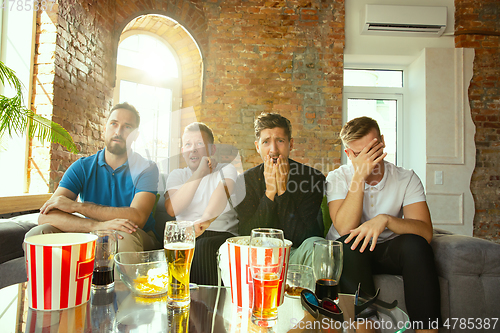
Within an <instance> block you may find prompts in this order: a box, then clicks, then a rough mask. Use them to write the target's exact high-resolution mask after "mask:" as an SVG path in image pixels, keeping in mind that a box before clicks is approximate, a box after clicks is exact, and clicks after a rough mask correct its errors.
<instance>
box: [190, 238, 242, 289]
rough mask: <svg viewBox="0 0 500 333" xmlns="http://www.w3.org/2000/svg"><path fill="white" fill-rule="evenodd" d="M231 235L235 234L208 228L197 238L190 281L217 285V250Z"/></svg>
mask: <svg viewBox="0 0 500 333" xmlns="http://www.w3.org/2000/svg"><path fill="white" fill-rule="evenodd" d="M229 237H234V235H233V234H231V233H229V232H218V231H211V230H206V231H205V232H204V233H203V234H201V236H199V237H198V238H196V245H195V248H194V257H193V263H192V265H191V275H190V282H193V283H196V284H200V285H211V286H216V285H217V283H218V281H217V270H218V264H217V251H218V250H219V248H220V246H221V245H222V244H224V242H225V241H226V239H228V238H229ZM221 283H222V282H221Z"/></svg>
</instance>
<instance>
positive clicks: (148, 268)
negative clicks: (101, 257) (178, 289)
mask: <svg viewBox="0 0 500 333" xmlns="http://www.w3.org/2000/svg"><path fill="white" fill-rule="evenodd" d="M115 263H116V268H117V270H118V272H119V273H120V276H121V280H122V281H123V282H124V283H125V285H126V286H127V287H128V288H129V289H130V290H131V291H132V292H134V293H135V294H137V295H141V296H157V295H162V294H165V293H166V292H167V285H168V266H167V261H166V259H165V252H164V251H163V250H156V251H146V252H120V253H118V254H116V255H115Z"/></svg>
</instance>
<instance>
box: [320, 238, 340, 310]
mask: <svg viewBox="0 0 500 333" xmlns="http://www.w3.org/2000/svg"><path fill="white" fill-rule="evenodd" d="M343 253H344V252H343V248H342V243H341V242H337V241H332V240H320V241H316V242H314V250H313V273H314V278H315V279H316V291H315V293H316V296H317V297H318V299H320V300H323V299H324V298H327V297H328V298H330V299H331V300H333V301H335V302H337V303H338V299H339V294H338V293H339V291H338V284H339V279H340V275H341V274H342V264H343Z"/></svg>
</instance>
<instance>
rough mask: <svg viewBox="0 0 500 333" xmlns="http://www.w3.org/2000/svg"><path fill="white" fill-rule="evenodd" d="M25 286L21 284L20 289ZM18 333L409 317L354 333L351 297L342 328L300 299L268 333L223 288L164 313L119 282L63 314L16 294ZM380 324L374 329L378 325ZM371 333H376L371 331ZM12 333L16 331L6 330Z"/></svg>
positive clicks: (315, 325) (302, 324) (289, 301)
mask: <svg viewBox="0 0 500 333" xmlns="http://www.w3.org/2000/svg"><path fill="white" fill-rule="evenodd" d="M24 285H25V284H21V287H23V286H24ZM19 290H20V292H19V297H20V299H19V302H18V304H19V308H18V320H17V321H18V323H17V325H16V326H17V331H22V332H214V333H226V332H227V333H233V332H235V333H236V332H243V333H244V332H383V333H394V332H403V331H404V330H405V327H406V326H407V325H408V324H409V319H408V316H407V315H406V314H405V313H404V312H403V311H402V310H400V309H399V308H394V309H392V310H385V309H380V311H379V319H378V320H377V321H375V322H372V324H368V322H366V323H365V325H361V326H360V327H359V328H358V329H355V328H354V323H355V322H353V321H352V320H350V318H353V317H354V296H352V295H342V294H341V295H340V297H339V298H340V304H339V305H340V307H341V308H342V310H343V312H344V320H345V321H344V323H343V324H342V323H340V322H335V321H333V320H330V319H328V318H325V317H321V316H320V317H319V318H318V319H317V320H315V319H314V318H313V317H312V316H311V315H310V314H309V313H308V312H307V311H306V310H305V309H304V308H303V307H302V305H301V303H300V299H299V298H289V297H285V301H284V303H283V304H282V305H281V306H280V307H279V310H278V323H277V325H276V326H275V327H273V328H271V329H267V328H263V327H259V326H256V325H254V324H253V323H252V322H251V320H250V319H251V318H250V317H251V310H248V309H246V310H243V309H241V308H238V307H237V306H235V305H233V304H232V303H231V290H230V288H227V287H220V288H219V287H213V286H198V287H197V288H194V289H191V305H190V307H189V309H188V310H184V311H179V310H176V311H174V310H171V309H168V308H167V303H166V297H151V298H144V297H138V296H135V295H134V294H133V293H131V292H130V290H129V289H128V288H127V287H126V286H125V285H124V284H123V283H122V282H121V281H116V282H115V286H114V288H110V289H108V290H92V296H91V299H90V301H89V302H87V303H86V304H83V305H81V306H79V307H76V308H71V309H67V310H62V311H35V310H33V309H30V308H29V307H28V306H27V304H28V302H27V301H26V295H25V293H23V292H22V290H23V288H19ZM377 322H378V324H377ZM370 328H374V329H372V330H370ZM9 329H11V330H12V331H13V330H14V329H16V328H14V327H12V328H9Z"/></svg>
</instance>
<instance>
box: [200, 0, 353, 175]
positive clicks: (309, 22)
mask: <svg viewBox="0 0 500 333" xmlns="http://www.w3.org/2000/svg"><path fill="white" fill-rule="evenodd" d="M204 8H205V12H206V13H207V20H208V26H209V30H210V34H209V36H210V44H209V45H210V57H209V58H207V61H206V66H207V71H206V78H205V89H206V91H205V93H204V97H205V103H204V105H203V107H204V114H203V115H204V119H205V121H206V122H207V123H210V124H212V125H213V128H214V131H215V133H216V135H217V136H218V137H219V138H220V141H222V142H223V143H228V144H233V145H235V146H237V147H238V148H239V149H240V153H241V155H242V158H243V161H244V162H243V164H244V168H245V169H247V168H249V167H252V166H254V165H256V164H258V163H260V162H261V159H260V157H259V156H258V154H257V153H256V151H255V146H254V144H253V142H254V136H253V120H254V118H255V117H256V115H258V114H260V113H261V112H263V111H274V112H279V113H281V114H283V115H284V116H286V117H287V118H289V119H290V121H291V122H292V127H293V136H294V137H295V149H294V151H292V153H291V156H292V158H296V159H297V160H299V161H302V162H304V163H307V164H309V165H317V167H318V168H322V169H323V171H324V172H327V171H329V170H330V169H333V167H331V166H330V165H333V163H335V162H336V163H339V162H340V148H339V145H338V144H339V141H338V132H339V130H340V128H341V125H342V124H341V119H342V118H341V108H342V95H341V94H342V69H343V48H344V3H343V1H338V2H332V1H218V2H207V3H205V6H204Z"/></svg>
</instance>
